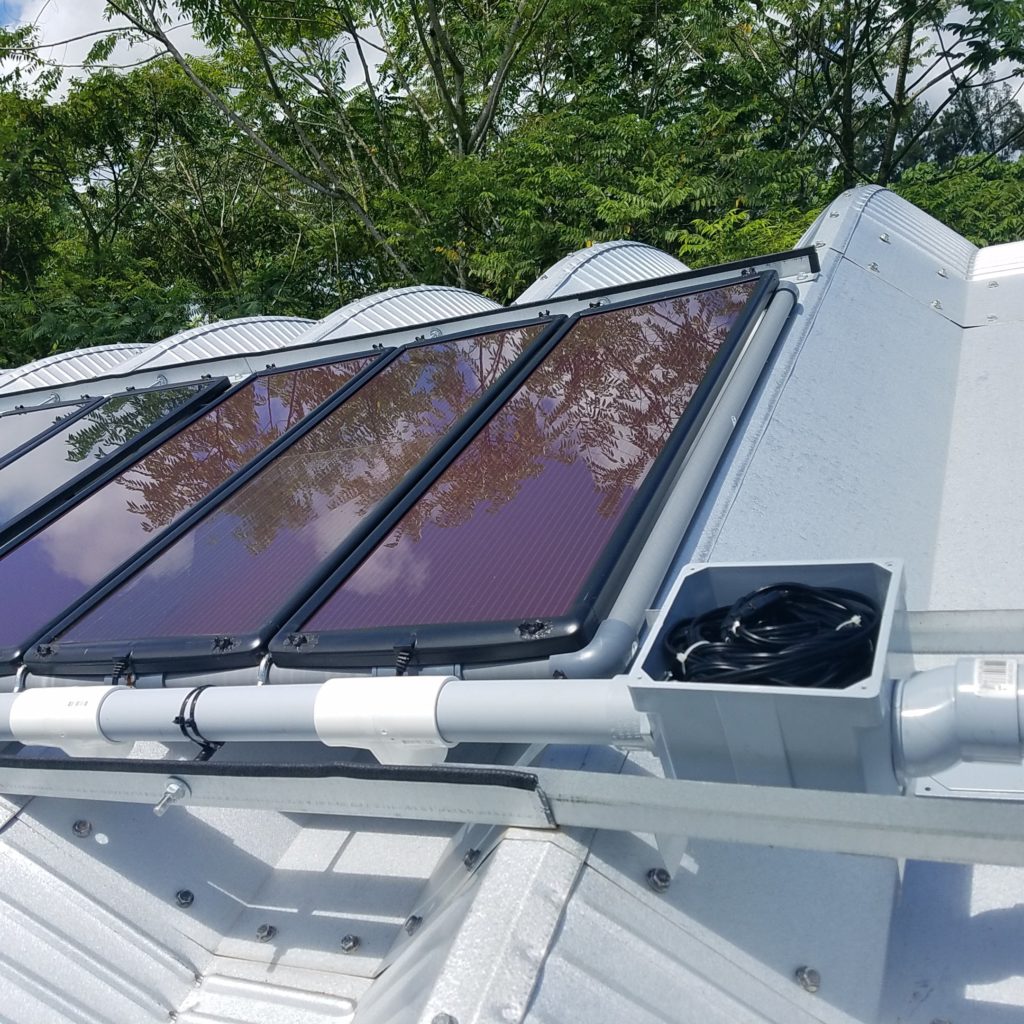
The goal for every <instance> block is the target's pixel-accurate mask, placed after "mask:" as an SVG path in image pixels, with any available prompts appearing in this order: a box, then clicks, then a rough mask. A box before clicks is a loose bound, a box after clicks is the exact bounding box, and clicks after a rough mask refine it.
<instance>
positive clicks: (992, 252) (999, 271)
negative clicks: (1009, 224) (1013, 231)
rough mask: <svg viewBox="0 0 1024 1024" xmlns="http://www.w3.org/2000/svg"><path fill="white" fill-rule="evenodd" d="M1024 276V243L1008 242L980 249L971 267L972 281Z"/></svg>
mask: <svg viewBox="0 0 1024 1024" xmlns="http://www.w3.org/2000/svg"><path fill="white" fill-rule="evenodd" d="M1011 274H1024V242H1006V243H1005V244H1004V245H990V246H988V247H987V248H985V249H979V250H978V251H977V253H975V256H974V264H973V266H972V267H971V279H972V280H978V279H980V278H994V277H1009V276H1010V275H1011Z"/></svg>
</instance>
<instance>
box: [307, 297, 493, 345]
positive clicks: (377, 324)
mask: <svg viewBox="0 0 1024 1024" xmlns="http://www.w3.org/2000/svg"><path fill="white" fill-rule="evenodd" d="M500 308H501V307H500V306H499V305H498V303H497V302H493V301H492V300H491V299H487V298H484V296H482V295H477V294H476V293H475V292H470V291H466V289H464V288H451V287H448V286H446V285H430V284H418V285H412V286H410V287H408V288H391V289H389V290H388V291H384V292H377V293H376V294H374V295H367V296H364V297H363V298H361V299H356V300H355V301H354V302H350V303H348V305H345V306H342V307H341V309H338V310H335V311H334V312H333V313H330V314H328V315H327V316H325V317H324V318H323V319H322V320H318V321H317V322H316V324H314V325H313V326H312V327H311V328H309V330H308V331H307V332H306V333H305V334H304V335H303V336H302V337H301V338H299V339H297V343H299V344H304V345H305V344H309V343H311V342H315V341H321V340H323V339H325V338H354V337H356V336H357V335H360V334H372V333H376V332H378V331H387V330H391V329H393V328H396V327H409V326H412V325H414V324H428V323H431V322H433V321H435V320H450V319H452V318H454V317H458V316H466V315H468V314H470V313H483V312H486V311H487V310H490V309H500Z"/></svg>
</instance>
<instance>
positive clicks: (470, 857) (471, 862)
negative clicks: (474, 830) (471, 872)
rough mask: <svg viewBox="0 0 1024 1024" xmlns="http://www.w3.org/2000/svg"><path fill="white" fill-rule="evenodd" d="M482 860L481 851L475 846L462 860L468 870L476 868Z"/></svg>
mask: <svg viewBox="0 0 1024 1024" xmlns="http://www.w3.org/2000/svg"><path fill="white" fill-rule="evenodd" d="M479 859H480V851H479V850H478V849H477V848H476V847H475V846H474V847H473V848H472V849H471V850H467V851H466V856H465V857H463V858H462V863H463V864H465V865H466V867H467V868H474V867H476V862H477V861H478V860H479Z"/></svg>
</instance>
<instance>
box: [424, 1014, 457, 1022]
mask: <svg viewBox="0 0 1024 1024" xmlns="http://www.w3.org/2000/svg"><path fill="white" fill-rule="evenodd" d="M430 1024H459V1022H458V1021H457V1020H456V1019H455V1018H454V1017H453V1016H452V1015H451V1014H450V1013H435V1014H434V1016H433V1018H432V1019H431V1021H430Z"/></svg>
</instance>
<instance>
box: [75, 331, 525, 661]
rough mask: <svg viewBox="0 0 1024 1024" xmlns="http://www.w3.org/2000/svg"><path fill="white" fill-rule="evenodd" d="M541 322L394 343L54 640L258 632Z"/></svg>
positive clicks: (447, 431) (450, 425)
mask: <svg viewBox="0 0 1024 1024" xmlns="http://www.w3.org/2000/svg"><path fill="white" fill-rule="evenodd" d="M542 329H543V325H536V326H534V325H531V326H529V327H524V328H516V329H512V330H504V331H495V332H493V333H490V334H486V335H480V336H477V337H468V338H460V339H453V340H449V341H439V342H436V343H432V344H429V345H422V346H418V347H415V348H412V349H409V350H407V351H405V352H403V353H402V354H400V355H399V356H398V357H396V358H395V359H394V360H393V361H392V362H391V363H389V364H388V365H387V366H386V367H384V369H382V370H381V371H379V372H378V373H377V374H376V375H374V376H373V377H372V378H371V379H370V380H368V381H367V382H366V384H364V385H363V386H362V387H361V388H360V389H359V391H358V392H356V393H355V394H354V395H353V396H352V397H351V398H349V399H348V401H346V402H345V403H344V404H343V405H341V406H339V407H338V408H337V409H336V410H335V411H334V412H332V413H331V414H330V415H329V416H328V417H326V418H325V419H324V420H323V421H322V422H321V423H320V424H318V425H317V426H316V427H314V428H313V429H312V430H310V431H309V432H308V433H306V434H304V435H303V436H302V437H301V438H299V439H298V440H297V441H296V442H295V443H294V444H293V445H291V446H290V447H289V448H288V449H287V450H286V451H284V452H283V453H282V454H280V455H279V456H278V457H277V458H275V459H274V461H273V462H272V463H270V464H269V465H268V466H266V467H265V468H264V469H262V470H261V471H260V473H259V474H257V475H256V476H254V477H253V478H252V479H251V480H249V481H248V482H247V483H246V484H245V485H244V486H243V487H242V488H241V489H240V490H239V491H237V492H236V493H235V494H234V495H232V496H231V497H230V498H229V499H228V500H226V501H225V502H224V503H223V504H222V505H221V506H219V507H218V508H217V509H216V510H214V511H213V512H211V513H210V514H209V515H208V516H206V517H205V518H204V519H203V520H202V521H201V522H199V523H198V524H196V526H195V527H193V528H192V529H191V530H189V531H188V532H186V533H185V534H183V535H182V537H181V538H179V539H178V540H177V541H176V542H175V543H174V544H173V545H171V546H170V547H169V548H168V549H167V550H166V551H164V552H163V553H162V554H161V555H160V556H159V557H157V558H156V559H154V560H153V562H152V563H150V564H149V565H148V566H146V567H145V568H144V569H142V570H140V571H139V573H137V574H136V575H135V576H134V577H133V578H132V579H131V580H129V581H128V582H127V583H126V584H124V585H123V586H122V587H120V588H119V589H118V590H117V591H115V592H114V593H112V594H111V595H110V597H108V598H107V599H106V600H105V601H104V602H103V603H102V604H100V605H98V606H97V607H96V608H95V609H94V610H93V611H92V612H90V613H89V614H87V615H86V616H84V617H83V618H82V619H81V620H79V621H78V622H77V623H76V624H75V625H73V626H72V627H71V628H70V629H69V630H68V631H67V632H66V633H65V634H64V635H63V637H61V639H64V640H68V641H78V640H80V639H85V638H87V639H89V640H91V641H93V640H106V639H115V640H116V639H125V638H145V637H154V636H156V637H159V636H189V635H203V634H226V633H247V632H255V631H257V630H258V629H259V628H260V627H262V626H263V625H264V624H265V623H266V622H267V621H269V619H270V618H271V616H272V614H273V613H274V611H275V610H276V609H277V608H278V607H279V606H280V605H281V604H282V603H283V601H284V600H285V598H286V597H287V596H288V595H289V594H290V593H292V591H294V590H295V589H296V588H297V587H299V586H300V585H301V584H302V583H303V581H304V580H305V579H306V578H307V577H308V576H309V575H310V574H311V573H313V572H316V571H318V569H319V566H320V565H321V563H322V562H323V561H324V559H325V558H327V557H328V556H329V555H330V554H331V553H332V552H333V551H334V550H335V549H336V548H337V547H338V545H339V544H341V543H342V542H343V541H344V540H345V539H346V538H347V537H348V536H350V534H351V533H352V531H353V530H354V529H355V528H356V527H357V526H358V525H359V524H360V523H361V522H362V521H363V520H364V519H365V517H366V516H367V514H369V513H370V512H372V511H374V510H375V509H376V508H377V506H378V505H379V504H380V503H381V501H382V499H384V498H385V497H386V496H387V495H388V494H390V493H391V492H392V491H393V490H394V489H395V488H396V487H397V486H398V485H400V484H401V483H402V482H403V480H405V479H406V477H407V475H408V474H409V473H410V471H411V470H413V469H414V467H416V466H417V465H418V464H419V462H420V461H421V460H422V459H423V457H424V456H425V455H426V454H427V453H428V452H429V451H430V450H431V448H433V447H434V445H436V444H437V443H438V442H440V441H442V440H444V439H445V438H447V437H448V436H449V435H450V433H451V431H452V428H453V427H454V426H455V425H456V424H457V423H458V422H459V420H460V418H461V417H462V416H463V415H464V414H466V413H467V412H468V411H469V410H470V409H471V408H472V407H473V406H474V404H475V403H476V402H477V401H479V399H480V398H481V397H482V396H483V395H484V394H485V392H486V391H487V390H488V389H489V388H490V387H491V386H492V385H493V384H494V383H495V382H496V381H498V379H499V378H500V377H501V375H502V373H504V371H505V370H507V369H508V368H509V367H510V366H511V364H512V363H513V361H514V360H515V359H516V358H517V357H518V356H519V355H520V354H521V353H522V352H523V350H524V348H525V347H526V345H527V344H528V343H529V342H530V341H531V340H532V339H533V338H535V337H537V335H538V333H539V332H540V331H541V330H542Z"/></svg>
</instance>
